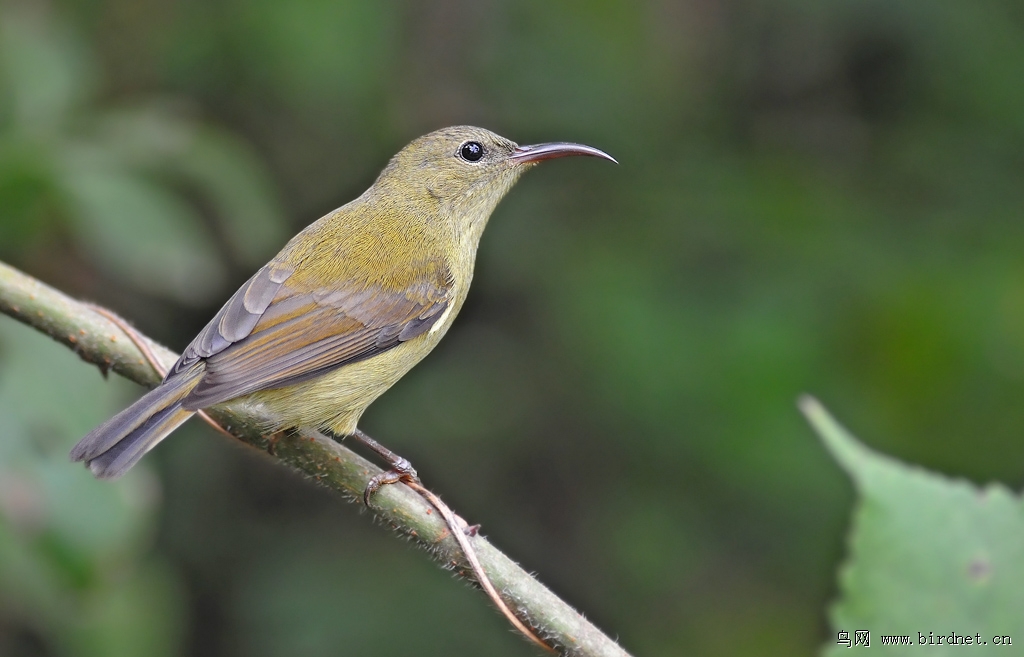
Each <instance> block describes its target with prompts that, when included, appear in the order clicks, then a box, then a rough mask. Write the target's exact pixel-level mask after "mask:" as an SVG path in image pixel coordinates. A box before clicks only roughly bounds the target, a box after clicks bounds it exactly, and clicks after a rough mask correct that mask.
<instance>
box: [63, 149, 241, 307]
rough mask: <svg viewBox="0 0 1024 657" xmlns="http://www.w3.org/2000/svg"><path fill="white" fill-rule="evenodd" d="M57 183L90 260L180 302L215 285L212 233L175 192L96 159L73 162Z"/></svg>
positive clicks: (200, 297)
mask: <svg viewBox="0 0 1024 657" xmlns="http://www.w3.org/2000/svg"><path fill="white" fill-rule="evenodd" d="M100 159H101V158H100ZM62 183H63V188H64V189H65V190H66V192H67V194H68V196H69V197H70V199H71V207H72V212H73V214H74V216H75V218H76V220H77V221H76V222H75V228H76V233H77V237H78V239H79V240H80V241H81V243H82V244H83V245H84V246H85V247H86V249H87V250H88V252H89V254H90V255H91V256H92V259H93V261H94V262H95V263H96V265H97V266H99V267H101V268H103V269H105V270H107V271H108V272H109V273H110V274H111V275H113V276H116V277H118V278H123V279H128V280H131V281H132V282H133V283H134V284H135V285H137V286H138V287H139V288H141V289H143V290H146V291H148V292H150V293H155V294H165V295H168V296H171V297H173V298H175V299H177V300H178V301H181V302H184V303H202V302H204V301H206V300H208V299H209V298H211V297H212V296H214V295H215V293H216V292H217V291H218V289H219V286H220V284H221V283H222V282H223V280H224V268H223V266H222V265H221V263H220V260H219V258H218V255H217V251H216V249H215V248H214V247H213V246H212V244H211V242H212V238H211V236H210V235H209V233H208V232H207V231H206V229H205V227H204V226H203V224H202V220H201V219H200V218H199V217H198V216H197V215H196V213H195V211H194V210H193V209H192V208H191V207H190V206H189V205H188V204H186V203H185V202H184V201H183V200H182V199H180V198H179V197H178V196H176V195H174V194H172V193H171V192H170V191H169V190H167V189H165V188H164V187H161V186H159V185H157V184H155V183H153V182H150V181H149V180H147V179H145V178H143V177H141V176H137V175H134V174H132V173H129V172H127V171H122V170H119V169H118V168H117V167H115V166H111V167H104V166H102V165H101V164H97V165H94V166H92V167H88V166H85V165H83V164H82V163H81V162H76V163H74V165H73V166H69V167H68V170H67V173H66V174H65V175H64V177H63V180H62Z"/></svg>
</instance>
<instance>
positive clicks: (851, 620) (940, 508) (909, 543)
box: [800, 398, 1024, 656]
mask: <svg viewBox="0 0 1024 657" xmlns="http://www.w3.org/2000/svg"><path fill="white" fill-rule="evenodd" d="M800 405H801V409H802V410H803V412H804V415H806V416H807V419H808V420H809V421H810V423H811V425H812V426H813V427H814V429H815V431H817V432H818V435H819V436H820V437H821V440H822V442H823V443H824V444H825V447H826V448H828V450H829V451H830V452H831V453H832V456H833V457H834V458H835V459H836V461H838V463H839V465H840V466H841V467H842V468H843V469H844V470H846V472H847V473H848V474H849V475H850V477H851V478H852V479H853V483H854V487H855V488H856V490H857V494H858V497H859V501H858V503H857V508H856V510H855V512H854V520H853V528H852V530H851V533H850V538H849V550H850V555H849V557H848V561H847V563H846V564H845V565H844V566H843V568H842V570H841V572H840V590H841V594H842V595H841V599H840V601H839V602H838V603H837V604H836V605H835V606H834V607H833V609H832V613H831V619H832V628H833V630H834V631H835V633H836V636H838V633H839V632H843V631H845V632H849V633H850V636H851V638H852V637H853V636H854V632H855V631H856V630H868V631H870V633H871V634H870V640H871V647H872V648H875V649H876V650H875V651H874V652H873V653H872V654H880V655H913V654H920V651H921V648H922V647H926V649H927V651H928V654H929V655H935V656H938V655H947V654H948V655H962V654H973V651H974V650H977V651H979V652H982V653H983V654H988V653H987V652H984V650H985V649H986V645H985V644H986V642H987V649H988V650H991V649H992V646H993V645H994V644H995V643H996V642H997V641H998V640H999V637H1006V636H1009V637H1010V638H1011V640H1013V641H1015V642H1020V643H1024V613H1021V610H1022V609H1024V588H1022V587H1021V586H1020V582H1021V581H1024V505H1022V503H1021V498H1020V497H1019V496H1017V495H1014V494H1013V493H1012V492H1011V491H1010V490H1008V489H1007V488H1006V487H1005V486H1002V485H1000V484H988V485H987V486H985V487H984V488H979V487H977V486H975V485H973V484H971V483H969V482H967V481H963V480H954V479H950V478H948V477H945V476H942V475H939V474H936V473H932V472H928V471H926V470H924V469H922V468H919V467H914V466H908V465H905V464H903V463H900V462H899V461H896V460H895V459H892V458H890V457H887V456H885V455H882V454H878V453H876V452H873V451H872V450H870V449H868V448H867V447H865V446H864V445H862V444H861V443H859V442H858V441H857V440H856V439H855V438H853V437H852V436H851V435H850V434H849V433H848V432H847V431H846V430H844V429H843V427H841V426H840V425H839V424H838V423H837V422H836V421H835V420H834V419H833V418H832V417H831V416H830V415H829V414H828V412H827V411H826V410H825V409H824V408H823V407H822V406H821V405H820V404H819V403H818V402H817V401H815V400H813V399H811V398H805V399H803V400H801V404H800ZM953 634H955V635H956V637H961V638H960V639H956V638H955V637H954V640H956V641H963V642H964V643H966V637H970V638H971V642H972V645H945V644H946V643H947V641H948V638H949V637H950V635H953ZM882 635H909V636H910V639H911V642H912V644H913V645H910V646H899V647H897V646H892V645H882ZM940 637H941V639H940ZM940 640H941V644H940V643H939V642H940ZM977 641H981V642H982V645H981V646H980V647H975V646H974V645H973V644H974V643H976V642H977ZM929 642H930V643H929ZM1004 643H1005V642H1004ZM828 645H829V646H830V647H829V649H827V650H826V651H825V654H826V655H841V654H845V653H844V652H842V651H843V650H846V648H847V647H846V646H845V645H838V644H837V643H835V639H832V640H830V641H829V644H828ZM1000 647H1002V648H1004V653H1003V654H1010V653H1009V652H1005V651H1006V649H1007V648H1008V647H1007V646H1000ZM1018 650H1019V649H1018Z"/></svg>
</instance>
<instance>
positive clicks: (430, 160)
mask: <svg viewBox="0 0 1024 657" xmlns="http://www.w3.org/2000/svg"><path fill="white" fill-rule="evenodd" d="M567 156H591V157H598V158H603V159H606V160H610V161H612V162H615V159H614V158H612V157H611V156H610V155H608V154H607V153H605V152H604V151H601V150H598V149H596V148H593V147H591V146H585V145H582V144H574V143H568V142H550V143H543V144H535V145H529V146H519V145H518V144H516V143H515V142H512V141H510V140H508V139H505V138H504V137H501V136H499V135H497V134H495V133H493V132H490V131H488V130H485V129H483V128H477V127H472V126H454V127H449V128H444V129H441V130H437V131H434V132H431V133H429V134H427V135H424V136H422V137H419V138H418V139H415V140H413V141H412V142H411V143H409V144H408V145H407V146H405V147H404V148H402V149H401V150H400V151H399V152H398V153H397V154H396V155H395V156H394V157H392V158H391V160H390V161H389V162H388V164H387V166H385V167H384V170H383V171H382V172H381V173H380V175H379V176H378V177H377V179H376V181H375V182H374V183H373V184H372V185H371V186H370V187H369V189H367V190H366V191H365V192H364V193H363V194H362V195H360V196H359V197H358V198H356V199H354V200H352V201H351V202H349V203H347V204H345V205H343V206H342V207H340V208H338V209H336V210H334V211H333V212H330V213H328V214H327V215H325V216H324V217H322V218H320V219H319V220H317V221H315V222H314V223H312V224H310V225H309V226H307V227H306V228H305V229H303V230H302V231H301V232H299V233H298V234H297V235H295V237H293V238H292V239H291V240H290V241H288V243H287V244H286V245H285V246H284V248H283V249H281V251H280V253H278V254H277V255H276V256H275V257H274V258H273V259H272V260H271V261H270V262H268V263H267V264H266V265H264V266H263V267H262V268H261V269H259V270H258V271H257V272H256V273H255V274H253V275H252V277H251V278H250V279H249V280H248V281H247V282H246V283H245V284H244V285H242V286H241V288H239V289H238V291H237V292H235V294H234V295H233V296H232V297H231V298H230V299H228V301H227V302H226V303H225V304H224V306H223V307H222V308H221V309H220V311H219V312H217V314H216V315H214V317H213V319H211V320H210V322H209V323H208V324H207V325H206V327H205V328H204V329H203V330H202V331H200V333H199V334H198V335H197V336H196V337H195V339H193V340H192V342H191V343H190V344H189V345H188V346H187V347H186V348H185V350H184V352H182V354H181V357H180V358H179V359H178V361H177V362H176V363H175V364H174V366H173V367H171V368H170V369H169V370H168V372H167V374H166V376H165V377H164V379H163V381H162V382H161V383H160V384H159V385H158V386H157V387H156V388H154V389H153V390H151V391H150V392H148V393H147V394H145V395H144V396H143V397H141V398H140V399H139V400H138V401H136V402H135V403H134V404H132V405H131V406H129V407H128V408H126V409H125V410H123V411H121V412H120V413H118V414H117V415H115V416H114V417H112V418H111V419H109V420H108V421H106V422H104V423H103V424H101V425H100V426H98V427H96V428H95V429H94V430H92V431H91V432H90V433H89V434H87V435H86V436H85V437H84V438H82V439H81V440H80V441H79V442H78V444H76V445H75V446H74V448H73V449H72V450H71V455H70V456H71V459H72V461H82V462H85V463H86V465H87V466H88V468H89V469H90V470H91V471H92V473H93V474H94V475H95V476H96V477H98V478H100V479H114V478H117V477H120V476H121V475H123V474H124V473H125V472H127V471H128V470H129V469H130V468H131V467H132V466H134V465H135V464H136V463H137V462H138V461H139V460H140V459H141V458H142V457H143V456H144V455H145V454H146V453H147V452H149V451H150V450H151V449H152V448H153V447H155V446H156V445H157V444H158V443H159V442H160V441H162V440H163V439H164V438H166V437H167V436H168V435H169V434H170V433H171V432H173V431H174V430H175V429H176V428H178V427H179V426H180V425H181V424H183V423H184V422H185V421H186V420H188V419H189V418H190V417H191V416H192V415H194V414H195V413H196V412H198V411H200V410H202V409H205V408H208V407H211V406H216V405H217V404H221V403H224V402H227V401H232V400H238V399H244V400H245V401H246V402H247V403H250V404H254V405H256V406H257V407H259V408H260V409H261V410H262V411H263V412H262V413H261V414H260V415H261V416H265V417H267V418H272V419H271V420H268V421H267V426H265V427H263V428H264V429H265V430H266V431H267V432H268V433H269V432H275V431H280V430H285V429H293V428H300V427H309V428H314V429H318V430H323V431H325V432H328V433H330V434H331V435H332V436H334V437H336V438H344V437H348V436H354V437H356V438H358V439H359V440H360V441H362V442H364V443H365V444H367V445H368V446H370V447H371V449H373V450H374V451H376V452H377V453H378V454H380V455H381V456H382V457H384V459H385V460H387V461H388V463H389V465H390V466H391V470H390V471H388V472H387V473H385V474H383V475H379V476H378V478H376V479H375V480H374V481H373V482H371V486H370V487H368V488H367V497H368V495H369V493H370V492H371V490H370V489H371V487H373V489H374V490H375V489H376V488H377V487H379V486H380V485H383V484H387V483H393V482H394V481H398V480H399V479H401V478H403V477H408V476H412V477H415V471H414V470H412V468H411V465H410V464H409V463H408V461H406V460H405V459H402V458H401V457H399V456H397V455H395V454H394V453H392V452H390V451H389V450H387V449H386V448H384V447H383V446H382V445H380V444H379V443H377V442H376V441H374V440H373V439H372V438H370V437H369V436H367V435H366V434H365V433H363V432H362V431H361V430H359V429H358V427H357V423H358V421H359V419H360V417H361V416H362V414H363V412H364V411H365V410H366V409H367V407H368V406H369V405H370V404H371V403H372V402H373V401H374V400H376V399H377V398H378V397H379V396H380V395H381V394H383V393H384V392H385V391H386V390H388V388H390V387H391V386H392V385H394V384H395V382H397V381H398V380H399V379H400V378H401V377H402V376H403V375H404V374H405V373H406V372H408V371H409V370H410V369H411V368H412V367H413V366H414V365H416V364H417V363H418V362H419V361H420V360H422V359H423V358H424V357H425V356H426V355H427V354H428V353H429V352H430V351H431V350H432V349H433V348H434V347H435V346H436V345H437V343H438V342H439V341H440V340H441V338H442V337H444V335H445V333H446V332H447V331H448V328H449V327H450V326H451V324H452V321H453V320H454V319H455V316H456V315H457V314H458V313H459V310H460V309H461V308H462V305H463V303H464V302H465V300H466V295H467V294H468V292H469V287H470V283H471V281H472V279H473V268H474V264H475V261H476V255H477V248H478V246H479V244H480V237H481V234H482V233H483V231H484V228H485V226H486V225H487V222H488V219H489V218H490V216H491V213H492V212H493V210H494V209H495V207H496V206H497V205H498V202H499V201H500V200H501V199H502V198H503V197H504V196H505V194H506V193H507V192H508V191H509V190H510V189H511V188H512V186H513V185H514V184H515V183H516V182H517V181H518V179H519V178H520V176H521V175H522V174H523V173H524V172H525V171H527V170H528V169H530V168H532V167H533V166H534V165H536V164H537V163H539V162H542V161H544V160H549V159H553V158H560V157H567Z"/></svg>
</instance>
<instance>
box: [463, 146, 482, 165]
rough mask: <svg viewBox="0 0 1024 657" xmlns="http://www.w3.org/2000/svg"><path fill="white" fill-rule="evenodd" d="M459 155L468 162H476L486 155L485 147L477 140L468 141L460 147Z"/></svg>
mask: <svg viewBox="0 0 1024 657" xmlns="http://www.w3.org/2000/svg"><path fill="white" fill-rule="evenodd" d="M459 155H460V156H462V159H463V160H466V161H467V162H476V161H477V160H479V159H480V158H482V157H483V156H484V147H483V146H481V145H480V143H479V142H476V141H467V142H466V143H465V144H463V145H462V146H460V147H459Z"/></svg>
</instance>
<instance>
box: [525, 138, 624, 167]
mask: <svg viewBox="0 0 1024 657" xmlns="http://www.w3.org/2000/svg"><path fill="white" fill-rule="evenodd" d="M573 155H586V156H589V157H600V158H602V159H605V160H610V161H611V162H615V164H618V161H617V160H616V159H615V158H614V157H612V156H611V155H609V154H608V153H605V152H604V151H602V150H598V149H596V148H594V147H593V146H584V145H583V144H570V143H568V142H564V141H554V142H551V143H549V144H533V145H532V146H517V147H516V149H515V151H513V152H512V156H511V157H510V158H509V159H511V160H512V162H514V163H515V164H528V163H533V162H542V161H544V160H553V159H554V158H556V157H571V156H573Z"/></svg>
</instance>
